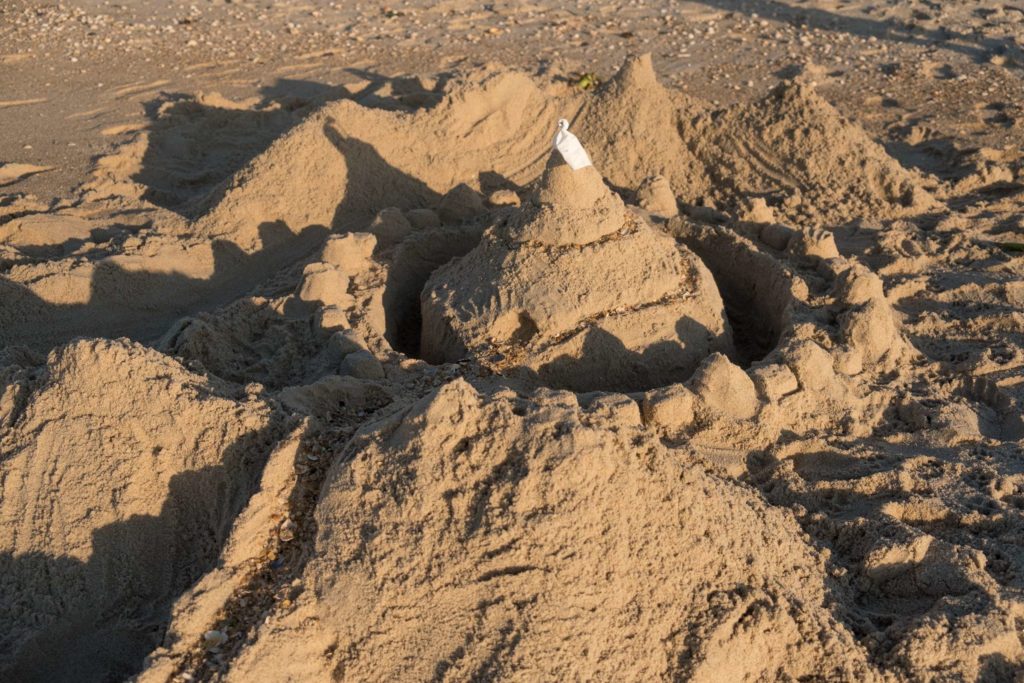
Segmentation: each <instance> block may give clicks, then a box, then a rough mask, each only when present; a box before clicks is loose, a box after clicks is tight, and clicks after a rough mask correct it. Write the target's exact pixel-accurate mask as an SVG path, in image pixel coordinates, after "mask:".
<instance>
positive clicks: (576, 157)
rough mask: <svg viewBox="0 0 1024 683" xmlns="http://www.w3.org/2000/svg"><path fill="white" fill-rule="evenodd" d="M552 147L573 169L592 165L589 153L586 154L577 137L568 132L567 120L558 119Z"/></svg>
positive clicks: (576, 169)
mask: <svg viewBox="0 0 1024 683" xmlns="http://www.w3.org/2000/svg"><path fill="white" fill-rule="evenodd" d="M554 147H555V149H557V150H558V153H559V154H561V155H562V158H563V159H565V163H567V164H569V166H570V168H572V170H574V171H578V170H580V169H581V168H586V167H587V166H593V164H592V163H590V155H588V154H587V150H585V149H583V145H581V144H580V141H579V139H578V138H577V137H576V136H575V135H573V134H572V133H570V132H569V122H568V121H566V120H565V119H558V132H557V133H555V142H554Z"/></svg>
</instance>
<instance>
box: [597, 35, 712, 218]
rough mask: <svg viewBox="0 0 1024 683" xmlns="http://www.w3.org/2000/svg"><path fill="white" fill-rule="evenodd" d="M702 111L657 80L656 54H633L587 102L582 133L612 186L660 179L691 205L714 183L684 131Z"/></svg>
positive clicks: (624, 186)
mask: <svg viewBox="0 0 1024 683" xmlns="http://www.w3.org/2000/svg"><path fill="white" fill-rule="evenodd" d="M700 109H701V107H700V105H698V104H696V103H694V102H692V101H690V100H688V99H685V98H683V97H680V96H673V95H672V94H670V93H669V91H668V90H666V89H665V88H664V87H663V86H662V85H661V84H660V83H659V82H658V77H657V76H656V75H655V73H654V64H653V63H652V61H651V55H649V54H645V55H641V56H634V57H629V58H627V59H626V62H625V63H624V64H623V65H622V68H621V69H620V70H619V72H618V73H617V74H615V76H614V77H613V78H612V79H610V80H609V81H608V83H606V84H604V85H603V86H601V88H599V89H598V91H597V93H596V94H595V96H594V97H593V98H592V99H590V100H588V101H587V102H586V104H585V106H584V108H583V110H582V113H581V115H580V117H579V123H578V132H579V135H580V136H581V139H583V140H585V141H586V145H587V150H588V151H589V152H590V154H591V157H592V158H593V160H594V163H595V164H596V165H597V167H598V168H600V169H601V170H602V172H603V173H605V174H607V177H608V180H609V182H611V183H612V184H613V185H615V186H617V187H621V188H626V189H630V190H633V189H636V188H638V187H639V186H640V185H641V184H642V183H643V182H644V180H645V179H646V178H648V177H650V176H656V175H660V176H663V177H664V178H665V179H666V180H667V182H668V184H669V186H670V187H671V189H672V191H673V192H674V194H675V195H676V196H679V197H683V198H684V199H686V201H691V202H692V201H694V200H695V199H697V198H699V197H701V196H703V195H705V194H706V193H707V192H708V190H709V189H710V187H711V184H710V179H709V178H708V175H707V172H706V171H705V169H704V165H703V163H702V162H701V161H700V160H699V159H698V158H697V157H696V156H695V155H694V153H693V152H692V151H691V149H690V148H689V147H688V146H687V144H686V143H685V142H684V140H683V139H682V138H681V137H680V135H679V129H680V127H681V126H682V125H684V122H685V121H687V120H688V119H689V118H690V117H692V116H694V115H695V112H698V111H700Z"/></svg>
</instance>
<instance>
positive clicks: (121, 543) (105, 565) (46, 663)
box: [0, 341, 282, 681]
mask: <svg viewBox="0 0 1024 683" xmlns="http://www.w3.org/2000/svg"><path fill="white" fill-rule="evenodd" d="M4 375H5V376H6V378H7V381H8V382H9V383H8V385H7V387H6V388H5V389H4V390H3V391H2V392H0V395H4V396H12V397H13V400H10V401H6V400H5V401H0V410H2V411H3V412H2V413H0V429H2V431H0V453H2V454H3V457H2V459H0V487H2V488H0V577H2V578H0V634H2V635H0V678H4V680H78V681H92V680H96V681H98V680H111V677H113V678H117V679H121V678H124V677H125V676H127V675H129V674H131V673H132V672H133V671H134V670H137V669H138V668H140V666H141V664H142V659H143V657H144V656H145V655H146V654H147V653H148V652H149V651H150V650H151V649H152V648H153V647H154V646H155V645H156V644H157V643H158V642H159V639H160V634H161V632H162V629H163V628H164V625H165V622H166V618H167V610H168V609H169V605H170V602H171V600H173V599H174V598H175V597H176V596H177V594H178V593H180V592H181V591H182V590H184V589H185V588H186V587H187V586H188V585H189V584H191V583H192V582H193V581H194V580H196V579H197V578H198V577H199V576H200V575H201V574H202V573H203V572H204V571H206V570H207V569H209V568H210V567H211V565H212V563H213V562H214V560H215V559H216V558H217V556H218V554H219V553H220V548H221V544H222V543H223V541H224V539H225V538H226V537H227V534H228V532H229V531H230V529H231V524H232V522H233V519H234V516H235V515H236V514H237V512H238V510H239V509H241V507H242V505H243V504H244V503H245V501H246V500H247V499H248V497H249V496H250V495H251V494H252V493H253V492H254V490H255V489H256V486H257V483H258V481H259V475H260V470H261V468H262V467H263V463H264V460H265V459H266V457H267V454H268V453H269V451H270V448H271V445H272V444H273V442H274V441H275V440H276V439H277V438H278V437H279V435H280V433H281V427H282V415H280V414H279V413H278V412H276V411H275V410H273V409H272V408H271V407H270V406H268V405H267V404H266V403H264V402H263V401H259V400H255V399H252V398H246V397H245V395H244V394H242V395H237V394H236V391H235V390H233V389H232V388H231V387H230V386H229V385H225V384H223V383H221V382H219V381H210V380H207V379H205V378H203V377H201V376H198V375H194V374H191V373H189V372H187V371H185V370H184V369H183V368H182V367H181V366H180V365H179V364H177V363H176V362H174V361H172V360H170V359H169V358H167V357H166V356H163V355H162V354H159V353H156V352H154V351H151V350H148V349H145V348H143V347H140V346H137V345H133V344H128V343H125V342H120V341H79V342H75V343H73V344H70V345H68V346H66V347H63V348H60V349H58V350H56V351H54V352H53V353H52V354H51V355H50V357H49V359H48V361H47V363H46V365H45V366H43V367H37V368H21V369H20V370H17V371H15V372H12V369H11V367H10V366H9V367H8V369H7V371H6V372H5V373H4Z"/></svg>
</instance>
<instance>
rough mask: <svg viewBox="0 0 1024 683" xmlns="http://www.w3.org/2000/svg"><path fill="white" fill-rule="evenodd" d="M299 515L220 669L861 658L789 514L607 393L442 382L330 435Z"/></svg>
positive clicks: (577, 674)
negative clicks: (652, 432) (272, 576)
mask: <svg viewBox="0 0 1024 683" xmlns="http://www.w3.org/2000/svg"><path fill="white" fill-rule="evenodd" d="M316 519H317V524H318V527H319V529H320V532H319V534H318V537H317V542H316V557H315V559H313V560H312V561H311V562H310V564H309V565H308V567H307V569H306V572H305V575H304V576H303V578H302V584H303V585H304V586H305V590H304V592H303V593H302V595H301V596H300V597H299V598H298V604H297V606H296V608H295V610H294V611H293V612H292V613H291V614H289V615H286V616H284V617H283V618H282V619H280V620H271V621H270V622H269V623H268V624H266V625H265V626H264V627H263V628H262V629H261V631H260V634H259V637H258V638H257V640H256V642H255V643H254V644H253V645H251V646H249V648H248V649H246V650H244V651H243V652H242V654H241V655H240V657H239V658H238V659H237V660H236V663H235V665H234V666H233V668H232V669H231V672H230V674H229V676H228V679H229V680H238V681H242V680H253V679H254V678H260V677H262V678H264V679H266V678H268V677H269V678H273V679H275V680H285V679H299V678H301V679H302V680H329V679H336V678H339V677H340V678H344V679H345V680H380V679H390V680H421V679H428V678H431V677H434V676H439V675H441V676H445V677H447V678H452V679H457V680H469V679H503V680H517V679H538V678H540V679H549V680H556V679H557V680H563V679H587V680H622V679H626V680H649V679H655V678H685V679H687V680H736V681H741V680H778V679H780V678H796V677H800V676H809V675H824V676H828V677H832V678H837V677H838V678H846V679H852V678H863V677H864V676H867V675H869V674H870V669H869V667H868V665H867V664H866V663H865V661H864V659H863V656H862V654H861V653H860V651H859V649H858V648H857V647H856V646H855V645H854V643H853V640H852V638H851V637H850V635H849V633H848V632H847V631H846V630H845V628H844V627H843V626H842V625H840V624H839V623H838V622H837V621H836V620H835V619H834V617H833V616H832V615H831V614H830V613H829V612H828V610H827V609H824V608H823V607H822V604H823V601H824V599H825V595H826V590H828V587H827V586H826V584H825V582H824V581H823V580H822V577H823V570H824V567H823V561H822V559H821V557H820V556H819V555H817V554H816V553H815V551H814V550H812V549H811V547H810V546H808V545H807V544H806V543H804V542H803V541H802V540H801V533H800V531H799V529H797V527H796V526H795V525H794V524H793V523H792V521H791V520H789V519H786V518H785V516H784V515H782V514H780V513H778V512H777V511H774V510H771V509H769V508H767V507H766V506H765V505H764V504H763V503H762V502H761V501H760V500H759V499H758V498H757V497H756V496H755V495H752V494H751V493H749V492H748V491H747V490H745V489H743V488H741V487H739V486H737V485H734V484H730V483H727V482H725V481H723V480H720V479H718V478H716V477H714V476H709V475H707V474H705V473H704V471H703V470H702V469H701V468H700V467H697V466H694V465H693V464H687V465H683V466H682V468H680V463H679V462H678V461H676V460H674V459H672V458H670V457H668V454H667V452H666V451H665V450H664V449H663V448H662V447H661V446H660V445H658V444H657V442H656V441H654V440H652V439H650V438H649V437H647V436H645V435H644V433H643V430H642V427H641V425H640V419H639V413H638V411H637V408H636V404H635V403H633V402H632V401H630V400H629V399H627V398H625V397H624V396H605V397H603V398H600V399H597V400H595V401H594V402H593V403H592V404H590V405H589V406H588V407H587V408H586V409H581V408H579V407H578V406H577V404H576V398H575V397H574V396H573V395H572V394H568V393H560V392H542V393H539V394H536V395H533V396H530V397H527V398H519V397H517V396H516V395H515V394H513V393H512V392H509V391H507V390H503V391H500V392H499V393H497V394H494V395H484V394H481V393H479V392H478V391H477V390H475V389H474V388H473V387H472V386H470V385H469V384H468V383H466V382H464V381H461V380H460V381H456V382H452V383H450V384H448V385H446V386H445V387H443V388H442V389H441V390H440V391H438V392H437V393H436V394H434V395H432V396H430V397H429V398H427V399H424V400H423V401H421V402H419V403H417V404H416V405H415V406H413V407H412V408H411V409H409V410H406V411H403V412H401V413H399V414H397V415H395V416H394V417H392V418H390V419H388V420H386V421H385V422H383V423H380V424H378V425H377V426H375V428H374V429H373V430H371V431H369V432H367V433H365V434H363V435H362V436H359V437H357V438H356V439H355V440H354V441H353V442H352V443H351V445H350V446H349V447H348V448H347V449H346V452H345V454H344V455H343V456H342V457H341V458H340V459H339V460H338V461H337V463H336V464H335V466H334V468H333V469H332V472H331V473H330V474H329V476H328V480H327V482H326V484H325V488H324V494H323V497H322V498H321V501H320V503H319V505H318V506H317V512H316ZM299 624H305V626H304V627H303V628H302V629H301V630H293V629H296V628H297V627H298V625H299ZM325 644H329V646H328V647H326V648H325V647H324V646H325ZM751 651H757V652H758V656H757V657H740V656H737V653H739V652H751ZM286 653H287V654H286Z"/></svg>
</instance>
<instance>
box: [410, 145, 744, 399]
mask: <svg viewBox="0 0 1024 683" xmlns="http://www.w3.org/2000/svg"><path fill="white" fill-rule="evenodd" d="M421 305H422V311H423V333H422V345H421V349H422V353H423V357H424V358H425V359H427V360H428V361H431V362H446V361H454V360H459V359H462V358H465V357H476V358H478V359H480V360H483V361H484V362H487V363H489V364H491V365H492V366H496V367H498V368H499V369H501V370H503V371H506V372H516V371H519V372H526V373H527V374H532V375H535V376H536V378H537V379H539V380H540V381H541V382H543V383H545V384H548V385H550V386H555V387H560V388H568V389H573V390H576V391H588V390H594V389H608V390H620V391H631V390H639V389H644V388H649V387H653V386H659V385H663V384H668V383H670V382H675V381H680V380H683V379H686V378H687V377H688V376H689V375H690V374H691V373H692V372H693V370H694V369H695V368H696V367H697V365H698V364H699V363H700V361H701V360H702V359H704V358H705V357H706V356H707V355H708V354H710V353H712V352H714V351H723V352H727V351H729V350H730V349H731V346H732V339H731V332H730V329H729V325H728V322H727V321H726V318H725V312H724V307H723V304H722V299H721V297H720V296H719V293H718V290H717V288H716V287H715V283H714V280H713V279H712V277H711V273H710V272H709V271H708V270H707V268H705V266H704V265H703V264H702V263H701V261H700V259H698V258H697V257H696V256H695V255H694V254H693V253H691V252H690V251H689V250H687V249H686V248H685V247H682V246H681V245H679V244H677V243H676V241H675V240H674V239H673V238H671V237H669V236H668V235H666V234H664V233H662V232H660V231H659V230H657V229H656V228H654V227H652V226H651V225H649V224H648V223H647V221H646V220H645V219H644V218H643V217H642V216H641V215H640V214H639V213H634V212H633V211H630V210H627V208H626V206H625V205H624V204H623V203H622V200H621V199H619V197H618V196H617V195H615V194H613V193H612V192H611V191H610V190H609V189H608V188H607V186H606V185H605V184H604V182H603V180H602V178H601V175H600V173H599V172H598V171H597V170H596V169H595V168H594V167H592V166H591V167H586V168H582V169H579V170H576V171H573V170H572V169H571V168H570V167H569V166H568V165H567V164H565V163H562V161H561V159H560V158H558V157H557V155H553V156H552V163H551V164H549V166H548V168H547V170H546V171H545V173H544V176H543V178H542V179H541V181H540V185H539V187H538V190H537V192H536V194H535V197H534V198H533V200H532V201H531V202H528V203H527V204H526V205H524V207H523V208H522V209H521V210H520V211H519V213H517V214H516V215H514V216H512V217H511V218H509V219H508V220H506V221H505V222H504V223H503V224H500V225H498V226H496V227H495V228H492V229H491V230H489V231H488V232H487V233H486V234H485V235H484V238H483V240H482V241H481V243H480V245H479V246H478V247H477V248H475V249H474V250H473V251H471V252H470V253H469V254H467V255H466V256H464V257H462V258H461V259H458V260H456V261H453V262H452V263H450V264H448V265H447V266H445V267H443V268H441V269H439V270H438V271H436V272H435V273H434V274H433V275H432V276H431V278H430V280H429V281H428V282H427V285H426V287H425V288H424V290H423V294H422V297H421Z"/></svg>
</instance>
